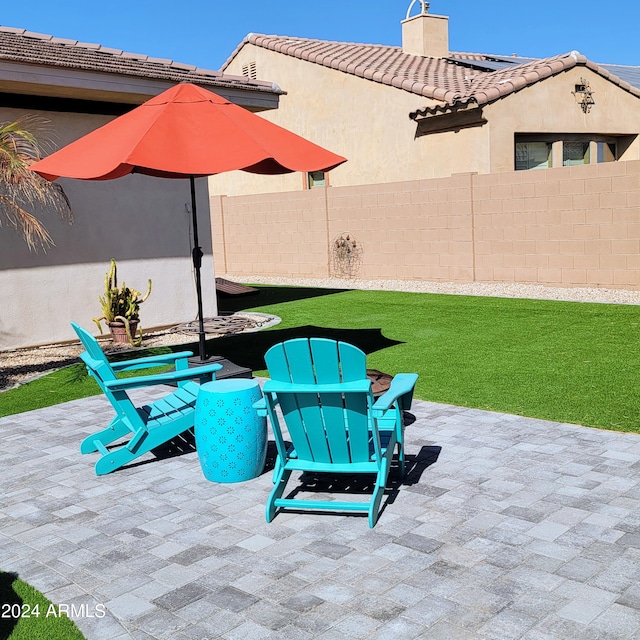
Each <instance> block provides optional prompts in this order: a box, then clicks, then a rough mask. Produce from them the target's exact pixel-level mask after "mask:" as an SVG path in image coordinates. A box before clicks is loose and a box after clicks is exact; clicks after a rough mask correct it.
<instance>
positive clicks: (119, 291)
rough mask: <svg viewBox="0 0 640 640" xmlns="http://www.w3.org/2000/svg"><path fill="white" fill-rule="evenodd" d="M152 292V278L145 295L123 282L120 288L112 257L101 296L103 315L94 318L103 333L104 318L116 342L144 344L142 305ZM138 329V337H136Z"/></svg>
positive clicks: (133, 344) (135, 345)
mask: <svg viewBox="0 0 640 640" xmlns="http://www.w3.org/2000/svg"><path fill="white" fill-rule="evenodd" d="M150 293H151V280H149V285H148V287H147V292H146V293H145V294H144V296H142V297H140V296H141V295H142V294H141V293H140V291H136V290H135V289H130V288H129V287H127V285H126V284H125V283H124V282H123V283H122V286H121V287H120V288H118V270H117V267H116V261H115V259H114V258H111V266H110V267H109V271H108V272H107V274H106V277H105V280H104V295H102V296H100V298H99V300H100V305H101V307H102V316H101V317H100V318H94V319H93V321H94V322H95V323H96V324H97V325H98V329H100V333H101V334H102V325H101V324H100V323H101V321H102V320H104V321H105V322H106V324H107V325H108V326H109V329H110V331H111V338H112V339H113V341H114V342H120V343H124V342H128V343H129V344H131V345H132V346H134V347H138V346H140V345H141V344H142V327H138V325H139V323H140V316H139V313H140V305H141V304H142V303H143V302H144V301H145V300H146V299H147V298H148V297H149V294H150ZM136 331H138V337H137V338H134V336H135V335H136Z"/></svg>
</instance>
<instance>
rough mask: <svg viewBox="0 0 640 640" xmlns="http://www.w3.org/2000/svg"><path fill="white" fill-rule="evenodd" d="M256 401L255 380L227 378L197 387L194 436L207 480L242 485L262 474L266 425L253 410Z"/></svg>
mask: <svg viewBox="0 0 640 640" xmlns="http://www.w3.org/2000/svg"><path fill="white" fill-rule="evenodd" d="M260 398H262V392H261V391H260V386H259V384H258V381H257V380H249V379H247V378H230V379H226V380H213V381H212V382H206V383H205V384H203V385H201V387H200V391H199V393H198V399H197V401H196V415H195V435H196V450H197V451H198V458H199V459H200V466H201V467H202V472H203V473H204V475H205V477H206V478H207V480H211V481H213V482H242V481H244V480H251V479H252V478H256V477H258V476H259V475H260V474H261V473H262V471H263V469H264V463H265V459H266V457H267V422H266V419H265V418H262V417H260V416H258V413H257V411H256V410H255V409H254V408H253V404H254V403H255V402H257V401H258V400H260Z"/></svg>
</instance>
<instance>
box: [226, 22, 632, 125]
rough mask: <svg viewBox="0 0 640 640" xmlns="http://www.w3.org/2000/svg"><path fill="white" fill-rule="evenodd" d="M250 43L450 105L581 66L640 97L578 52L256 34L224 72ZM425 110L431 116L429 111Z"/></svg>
mask: <svg viewBox="0 0 640 640" xmlns="http://www.w3.org/2000/svg"><path fill="white" fill-rule="evenodd" d="M247 43H250V44H253V45H256V46H258V47H263V48H265V49H270V50H271V51H277V52H279V53H282V54H284V55H288V56H293V57H295V58H299V59H301V60H307V61H309V62H313V63H315V64H321V65H323V66H325V67H329V68H331V69H336V70H338V71H342V72H344V73H350V74H353V75H355V76H359V77H361V78H366V79H368V80H372V81H374V82H380V83H382V84H387V85H390V86H392V87H396V88H398V89H402V90H404V91H409V92H411V93H415V94H416V95H419V96H422V97H425V98H431V99H433V100H438V101H440V102H442V103H445V105H449V106H451V105H458V104H468V103H470V102H475V103H476V104H478V105H482V104H487V103H489V102H493V101H494V100H497V99H499V98H502V97H504V96H506V95H508V94H510V93H512V92H514V91H518V90H520V89H523V88H524V87H527V86H529V85H531V84H533V83H535V82H538V81H540V80H543V79H545V78H548V77H550V76H552V75H555V74H557V73H560V72H562V71H566V70H567V69H570V68H572V67H575V66H576V65H583V66H586V67H588V68H589V69H591V70H592V71H594V72H595V73H598V74H600V75H601V76H604V77H605V78H608V79H609V80H611V81H612V82H614V83H615V84H617V85H619V86H620V87H621V88H623V89H624V90H626V91H629V92H630V93H633V94H634V95H636V96H638V97H640V84H639V85H638V86H635V85H634V84H631V83H630V82H627V81H626V80H623V79H621V78H619V77H618V76H616V75H615V70H614V71H610V70H608V69H607V68H605V66H602V65H597V64H595V63H593V62H591V61H590V60H587V58H585V57H584V56H583V55H581V54H579V53H578V52H576V51H572V52H570V53H565V54H563V55H559V56H556V57H553V58H542V59H533V58H525V59H522V62H520V59H519V58H517V57H513V56H486V55H483V54H472V53H452V54H451V56H450V57H449V58H429V57H423V56H416V55H412V54H408V53H404V52H403V51H402V48H401V47H393V46H387V45H373V44H357V43H348V42H330V41H325V40H312V39H307V38H290V37H284V36H269V35H260V34H253V33H252V34H249V35H248V36H247V37H246V38H245V39H244V41H243V42H242V43H241V44H240V45H239V46H238V47H237V48H236V50H235V51H234V52H233V53H232V54H231V56H230V58H229V59H228V60H227V61H226V62H225V64H224V65H223V66H222V69H225V68H226V67H227V66H228V65H229V63H230V62H231V60H232V59H233V58H234V57H235V56H236V54H237V53H238V51H239V50H240V49H241V48H242V47H243V46H244V45H245V44H247ZM632 69H638V68H635V67H632ZM639 76H640V74H639ZM432 108H433V109H437V108H438V107H432ZM423 111H424V114H426V113H427V112H428V109H426V110H423ZM424 114H423V113H422V111H420V112H415V114H412V117H414V115H424Z"/></svg>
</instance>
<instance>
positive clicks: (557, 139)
mask: <svg viewBox="0 0 640 640" xmlns="http://www.w3.org/2000/svg"><path fill="white" fill-rule="evenodd" d="M619 141H622V143H624V138H623V137H620V136H618V137H616V136H604V135H599V134H595V133H594V134H571V133H568V134H562V133H517V134H516V135H515V140H514V142H515V168H516V171H524V170H527V169H548V168H550V167H553V166H556V167H559V166H565V167H572V166H574V165H580V164H592V163H596V162H614V161H616V160H617V159H618V157H619V156H618V142H619Z"/></svg>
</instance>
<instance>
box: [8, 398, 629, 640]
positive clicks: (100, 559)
mask: <svg viewBox="0 0 640 640" xmlns="http://www.w3.org/2000/svg"><path fill="white" fill-rule="evenodd" d="M155 393H159V391H158V390H156V391H155ZM0 402H1V396H0ZM411 413H412V415H413V416H414V417H415V420H414V421H413V423H412V424H409V425H408V426H407V430H406V435H407V454H408V459H409V462H408V476H407V478H406V480H405V482H404V483H402V484H399V483H397V482H395V483H394V485H393V487H392V489H391V491H389V492H388V494H387V496H386V498H385V500H386V501H387V504H386V507H385V509H384V511H383V513H382V514H381V517H380V520H379V521H378V524H377V525H376V527H375V528H374V529H369V527H368V524H367V519H366V517H364V518H363V517H359V516H339V515H338V516H337V515H320V514H314V515H310V514H305V513H287V514H279V515H278V516H277V517H276V519H275V520H274V521H273V522H272V523H271V524H267V523H266V522H265V520H264V505H265V502H266V498H267V494H268V492H269V490H270V487H271V477H270V473H264V474H263V475H262V476H260V477H259V478H257V479H255V480H252V481H249V482H244V483H239V484H215V483H211V482H209V481H207V480H206V479H205V478H204V476H203V475H202V472H201V470H200V466H199V463H198V458H197V454H196V453H195V452H193V451H189V452H187V453H185V454H183V455H177V456H174V457H164V458H161V459H156V458H154V457H153V456H151V455H149V456H147V457H146V458H144V460H143V463H140V464H135V465H131V466H129V467H128V468H125V469H122V470H120V471H117V472H115V473H113V474H110V475H107V476H102V477H97V476H95V474H94V472H93V462H94V461H95V456H93V455H88V456H82V455H80V453H79V449H78V447H79V443H80V441H81V439H82V438H83V437H84V436H85V434H88V433H91V432H93V431H95V430H97V427H98V426H101V425H104V424H106V423H107V422H108V421H109V420H110V418H111V415H112V413H111V409H110V407H109V405H108V404H107V402H106V401H105V399H104V398H102V397H95V398H88V399H84V400H79V401H75V402H70V403H66V404H63V405H59V406H56V407H51V408H48V409H43V410H40V411H34V412H31V413H24V414H20V415H16V416H11V417H8V418H4V419H2V420H0V435H1V438H2V447H1V449H0V473H1V474H2V486H3V491H2V493H3V499H2V503H1V504H0V568H1V569H2V570H4V571H13V572H16V573H18V574H19V575H20V577H21V578H23V579H24V580H26V581H27V582H29V583H31V584H33V585H34V586H35V587H36V588H38V589H40V590H41V591H42V592H44V594H45V595H46V596H47V597H48V598H50V599H51V600H52V601H53V602H55V603H58V604H61V603H63V604H67V605H69V606H71V605H75V607H76V611H80V615H76V616H72V617H75V619H76V622H77V624H78V626H79V627H80V629H81V630H82V631H83V633H84V634H85V635H86V637H87V638H88V640H100V639H102V638H109V639H110V640H113V639H116V640H120V639H123V638H147V639H148V638H156V639H158V640H164V639H171V640H174V639H175V640H204V639H211V638H229V639H232V638H233V639H235V638H249V639H258V638H276V637H277V638H287V639H292V640H295V639H297V638H300V639H306V638H321V639H324V640H328V639H330V638H331V639H335V638H350V639H351V638H367V639H369V638H376V639H378V638H381V639H385V638H393V637H396V636H402V637H403V638H433V639H435V638H446V639H447V640H457V639H465V640H466V639H471V638H480V639H483V640H484V639H487V640H490V639H494V638H495V639H498V640H508V639H512V638H513V639H516V638H526V639H529V640H550V639H558V638H562V639H571V638H580V639H581V640H583V639H584V640H596V639H604V638H606V639H607V640H613V639H617V638H640V587H638V583H639V579H640V437H638V436H636V435H633V434H620V433H613V432H607V431H600V430H595V429H589V428H585V427H580V426H574V425H566V424H557V423H551V422H544V421H540V420H533V419H529V418H521V417H516V416H511V415H504V414H499V413H490V412H484V411H478V410H472V409H464V408H459V407H452V406H445V405H438V404H433V403H428V402H416V403H414V406H413V409H412V412H411ZM187 450H188V448H187ZM291 486H292V487H293V486H295V484H292V485H291ZM79 605H85V607H84V609H82V610H80V609H79ZM98 605H102V606H104V609H105V611H106V613H105V614H104V615H103V616H101V607H98Z"/></svg>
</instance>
